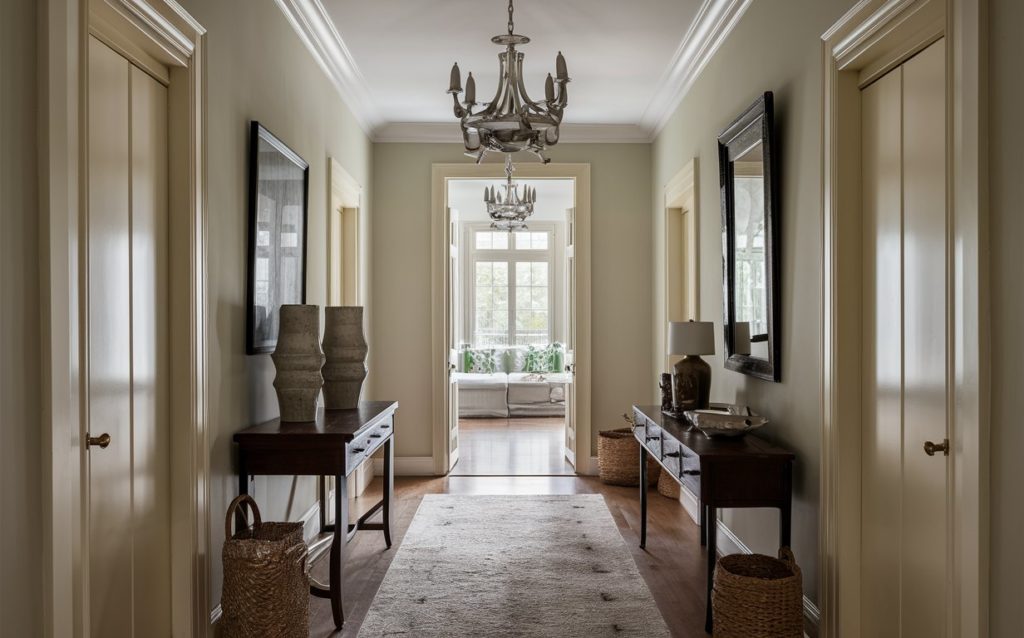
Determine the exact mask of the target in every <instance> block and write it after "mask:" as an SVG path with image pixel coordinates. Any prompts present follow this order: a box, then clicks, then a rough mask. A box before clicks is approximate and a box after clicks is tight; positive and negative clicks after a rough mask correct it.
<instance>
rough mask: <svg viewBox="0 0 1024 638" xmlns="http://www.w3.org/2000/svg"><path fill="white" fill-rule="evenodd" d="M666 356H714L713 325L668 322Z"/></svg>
mask: <svg viewBox="0 0 1024 638" xmlns="http://www.w3.org/2000/svg"><path fill="white" fill-rule="evenodd" d="M668 354H691V355H692V354H697V355H700V354H715V324H714V323H713V322H711V321H670V322H668Z"/></svg>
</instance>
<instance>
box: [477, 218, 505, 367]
mask: <svg viewBox="0 0 1024 638" xmlns="http://www.w3.org/2000/svg"><path fill="white" fill-rule="evenodd" d="M485 234H487V235H493V234H494V233H485ZM488 241H489V242H490V241H491V240H490V239H488ZM491 245H493V242H491ZM474 268H475V273H474V278H475V282H476V285H475V292H476V302H475V307H474V309H473V312H474V326H475V332H474V334H473V345H474V346H477V347H480V346H500V345H506V344H507V343H508V341H509V338H508V295H509V290H508V262H504V261H478V262H476V263H475V264H474Z"/></svg>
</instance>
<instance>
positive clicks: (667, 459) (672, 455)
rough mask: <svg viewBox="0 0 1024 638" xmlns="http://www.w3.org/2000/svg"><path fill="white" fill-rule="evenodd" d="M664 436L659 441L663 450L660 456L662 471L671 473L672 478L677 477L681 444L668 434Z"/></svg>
mask: <svg viewBox="0 0 1024 638" xmlns="http://www.w3.org/2000/svg"><path fill="white" fill-rule="evenodd" d="M662 436H663V437H664V438H663V439H662V441H661V450H662V452H663V454H662V457H661V464H662V466H663V467H664V471H665V472H668V473H669V474H671V475H672V477H673V478H675V479H678V478H679V477H680V476H681V474H682V470H681V469H680V462H681V460H682V456H683V451H682V446H681V445H679V441H676V440H675V439H673V438H672V437H670V436H666V435H665V434H664V433H662Z"/></svg>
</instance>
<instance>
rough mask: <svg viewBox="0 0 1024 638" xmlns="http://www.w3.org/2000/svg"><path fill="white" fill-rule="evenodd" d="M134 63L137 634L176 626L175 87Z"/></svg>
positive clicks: (133, 429) (134, 384)
mask: <svg viewBox="0 0 1024 638" xmlns="http://www.w3.org/2000/svg"><path fill="white" fill-rule="evenodd" d="M130 68H131V100H132V120H131V122H132V125H131V131H132V144H131V146H132V166H131V175H132V179H131V186H132V209H131V236H132V246H131V251H132V261H131V280H132V286H131V290H132V317H131V319H132V330H131V335H132V408H133V417H132V448H133V458H132V466H133V467H132V491H133V498H132V505H133V507H132V518H133V519H134V524H135V525H134V527H135V529H134V537H133V541H132V542H133V555H134V566H133V571H134V572H135V576H134V578H135V582H136V583H137V586H136V587H135V604H134V619H135V635H136V636H144V635H149V634H150V632H151V631H152V628H154V627H170V625H171V619H170V607H169V606H168V601H169V600H170V596H171V592H170V568H171V565H170V545H171V538H170V526H171V521H170V510H169V508H168V507H167V504H168V503H169V499H170V458H169V457H168V454H167V451H168V450H169V449H170V447H169V446H170V436H169V432H168V429H169V427H168V425H169V424H168V415H169V413H170V405H169V403H168V401H169V396H168V393H169V388H168V384H167V378H168V367H167V366H168V351H167V346H168V325H167V313H166V309H167V295H168V291H167V281H168V270H167V267H168V266H167V260H168V255H167V248H168V247H167V89H166V88H165V87H164V86H163V85H161V84H159V83H158V82H156V81H155V80H153V79H152V78H150V77H149V76H148V75H146V74H145V73H144V72H142V71H141V70H139V69H138V68H136V67H134V66H132V67H130Z"/></svg>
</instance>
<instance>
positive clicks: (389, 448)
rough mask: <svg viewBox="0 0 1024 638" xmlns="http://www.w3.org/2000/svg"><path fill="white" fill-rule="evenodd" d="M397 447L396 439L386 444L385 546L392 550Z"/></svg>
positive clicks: (389, 440)
mask: <svg viewBox="0 0 1024 638" xmlns="http://www.w3.org/2000/svg"><path fill="white" fill-rule="evenodd" d="M394 496H395V446H394V439H388V440H387V441H385V442H384V508H383V510H384V511H383V522H384V544H385V545H387V546H388V549H391V519H392V515H393V514H394V508H395V499H394Z"/></svg>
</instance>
